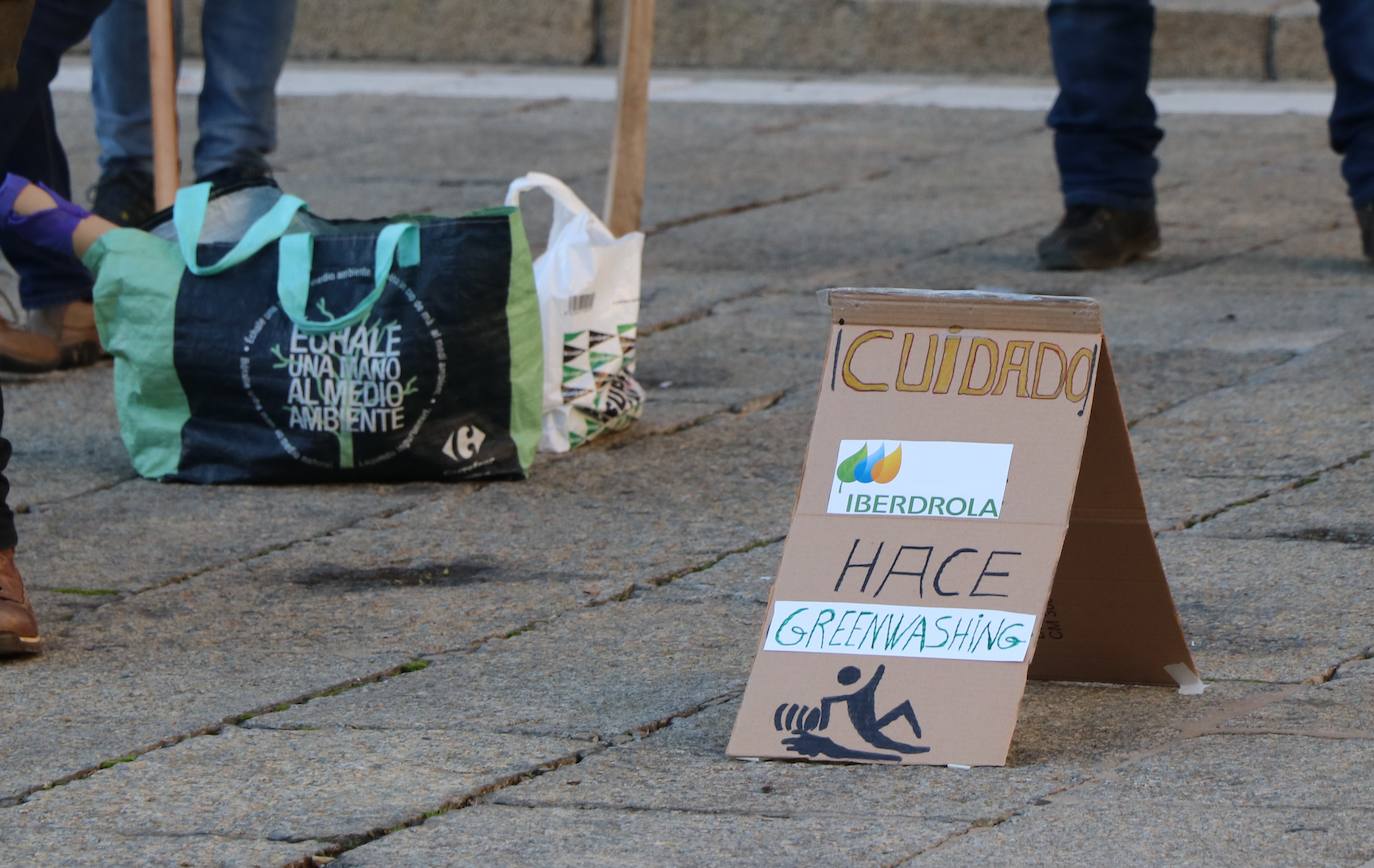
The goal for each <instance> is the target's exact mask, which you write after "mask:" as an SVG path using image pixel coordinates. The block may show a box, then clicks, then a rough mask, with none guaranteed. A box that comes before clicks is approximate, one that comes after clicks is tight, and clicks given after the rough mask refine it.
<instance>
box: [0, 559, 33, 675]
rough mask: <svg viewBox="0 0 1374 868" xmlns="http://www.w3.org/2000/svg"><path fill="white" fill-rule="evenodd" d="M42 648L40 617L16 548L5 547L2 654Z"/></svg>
mask: <svg viewBox="0 0 1374 868" xmlns="http://www.w3.org/2000/svg"><path fill="white" fill-rule="evenodd" d="M42 650H43V642H42V640H40V639H39V637H38V619H37V618H35V617H34V614H33V606H31V605H30V604H29V597H28V594H26V593H24V580H23V579H21V578H20V577H19V570H18V568H17V567H15V565H14V549H5V550H3V551H0V655H8V654H37V653H38V652H39V651H42Z"/></svg>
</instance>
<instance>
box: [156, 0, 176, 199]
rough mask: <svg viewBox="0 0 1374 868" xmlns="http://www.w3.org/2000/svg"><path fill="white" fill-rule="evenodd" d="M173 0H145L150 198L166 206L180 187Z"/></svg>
mask: <svg viewBox="0 0 1374 868" xmlns="http://www.w3.org/2000/svg"><path fill="white" fill-rule="evenodd" d="M173 27H174V24H173V20H172V0H148V85H149V89H148V92H149V97H150V98H151V100H152V108H153V201H154V203H156V205H157V207H158V208H159V209H161V208H168V207H170V206H171V204H172V202H173V200H174V199H175V198H176V193H177V188H178V187H180V186H181V152H180V148H179V146H178V144H177V73H176V54H175V50H174V48H173V33H172V28H173Z"/></svg>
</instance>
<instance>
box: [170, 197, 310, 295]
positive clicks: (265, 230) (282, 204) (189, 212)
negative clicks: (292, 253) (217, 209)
mask: <svg viewBox="0 0 1374 868" xmlns="http://www.w3.org/2000/svg"><path fill="white" fill-rule="evenodd" d="M209 204H210V182H209V181H206V182H204V183H200V184H195V185H193V186H190V187H183V188H182V189H180V190H178V191H177V198H176V202H175V203H174V204H173V206H172V223H173V224H174V225H175V226H176V228H177V241H178V243H179V244H180V245H181V258H182V260H183V261H184V262H185V263H186V268H187V270H188V271H190V272H191V273H192V274H194V275H196V276H198V277H205V276H207V275H212V274H219V273H220V272H221V271H224V270H225V269H227V268H233V267H234V266H235V265H238V264H239V263H241V262H243V261H244V260H246V259H248V258H249V257H250V256H252V255H253V254H255V253H257V252H258V251H259V250H261V249H263V248H264V247H266V246H267V245H269V244H271V243H272V242H273V241H276V240H277V239H278V238H280V237H281V236H282V233H284V232H285V231H286V230H287V228H288V227H289V226H290V225H291V220H292V218H294V217H295V216H296V212H297V211H299V210H301V209H302V208H304V207H305V202H304V201H303V200H302V199H299V198H297V197H295V196H285V195H284V196H282V197H281V198H280V199H278V200H277V201H276V203H275V204H274V205H273V206H272V209H271V210H270V211H268V212H267V213H266V214H264V215H262V216H261V217H259V218H258V219H257V221H256V222H255V223H254V224H253V225H252V226H249V227H248V231H247V232H245V233H243V237H242V238H240V239H239V240H238V243H237V244H235V245H234V246H233V247H232V248H231V249H230V250H229V252H228V253H226V254H224V256H223V257H222V258H221V259H220V260H219V261H218V262H214V263H211V264H209V265H201V264H200V262H199V261H198V260H197V258H196V245H197V244H199V243H200V231H201V229H202V228H203V227H204V226H205V209H206V208H207V207H208V206H209Z"/></svg>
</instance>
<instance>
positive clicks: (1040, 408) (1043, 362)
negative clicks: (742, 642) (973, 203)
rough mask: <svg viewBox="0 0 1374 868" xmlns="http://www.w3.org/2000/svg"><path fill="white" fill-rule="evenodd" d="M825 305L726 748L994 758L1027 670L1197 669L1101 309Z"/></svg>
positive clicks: (887, 298) (1039, 303)
mask: <svg viewBox="0 0 1374 868" xmlns="http://www.w3.org/2000/svg"><path fill="white" fill-rule="evenodd" d="M827 296H828V301H829V303H830V308H831V313H832V320H833V323H832V328H831V334H830V341H829V345H828V351H827V356H826V362H825V368H824V373H823V376H822V381H821V390H820V399H819V402H818V405H817V410H816V418H815V421H814V423H813V426H812V431H811V441H810V445H809V447H808V451H807V456H806V464H805V467H804V470H803V474H802V482H801V486H800V490H799V493H798V497H797V502H796V505H795V509H794V512H793V519H792V528H791V532H790V533H789V535H788V538H787V542H786V544H785V545H784V549H783V558H782V564H781V566H780V568H779V570H778V578H777V581H776V582H775V584H774V587H773V592H772V595H771V598H770V601H769V607H768V613H767V616H766V618H765V621H764V628H763V634H762V636H761V638H760V641H759V651H758V655H757V657H756V658H755V662H754V669H753V673H752V675H751V677H750V680H749V685H748V687H747V688H746V690H745V694H744V699H743V701H742V703H741V707H740V712H739V716H738V718H737V719H736V722H735V728H734V732H733V734H732V736H731V739H730V744H729V747H728V753H729V754H730V755H731V756H737V757H777V758H788V759H807V758H813V759H819V760H825V761H852V762H889V763H892V762H901V763H922V764H932V765H944V764H961V765H1003V764H1005V762H1006V757H1007V750H1008V748H1009V747H1010V744H1011V738H1012V734H1013V732H1014V730H1015V727H1016V717H1017V712H1018V708H1019V705H1020V699H1021V695H1022V692H1023V691H1024V688H1025V680H1026V678H1027V676H1028V674H1030V675H1034V676H1035V677H1041V678H1056V679H1073V680H1117V681H1131V682H1141V683H1160V684H1164V683H1173V679H1172V678H1171V677H1170V676H1169V674H1168V673H1167V672H1166V671H1165V669H1164V667H1165V666H1168V665H1171V664H1183V665H1184V666H1186V667H1187V669H1188V670H1193V663H1192V658H1191V655H1189V653H1188V648H1187V645H1186V642H1185V641H1184V639H1183V634H1182V630H1181V628H1180V626H1179V622H1178V615H1177V612H1176V610H1175V608H1174V605H1173V601H1172V598H1171V597H1170V595H1169V590H1168V585H1167V583H1166V581H1165V578H1164V573H1163V570H1162V568H1161V566H1160V563H1159V556H1158V553H1157V552H1156V550H1155V546H1154V538H1153V536H1152V535H1151V534H1150V529H1149V525H1148V523H1147V522H1146V520H1145V508H1144V503H1143V500H1142V498H1141V494H1140V486H1139V482H1138V481H1137V478H1136V471H1135V465H1134V461H1133V459H1132V456H1131V449H1130V440H1129V436H1128V435H1127V432H1126V426H1125V420H1124V417H1123V415H1122V412H1121V405H1120V400H1119V398H1118V396H1117V393H1116V383H1115V380H1114V379H1113V376H1112V370H1111V363H1110V360H1109V358H1108V356H1107V349H1106V344H1105V342H1104V340H1103V337H1102V326H1101V315H1100V312H1099V309H1098V306H1097V303H1096V302H1094V301H1092V300H1091V299H1084V298H1062V297H1036V296H1022V295H1010V294H998V293H945V292H930V291H922V290H832V291H830V292H829V293H828V294H827ZM1051 595H1053V599H1054V604H1053V607H1052V608H1050V609H1049V610H1048V611H1047V603H1048V601H1049V600H1050V598H1051ZM1032 661H1034V662H1032Z"/></svg>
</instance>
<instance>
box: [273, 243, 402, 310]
mask: <svg viewBox="0 0 1374 868" xmlns="http://www.w3.org/2000/svg"><path fill="white" fill-rule="evenodd" d="M314 246H315V243H314V239H313V238H312V237H311V236H309V235H307V234H306V233H304V232H294V233H292V234H290V235H287V236H284V237H283V238H282V240H281V242H280V243H279V244H278V250H279V253H280V255H279V261H278V265H277V300H278V301H279V302H281V309H282V311H283V312H284V313H285V314H286V315H287V317H288V318H290V320H291V321H292V322H293V323H295V324H296V327H297V328H299V329H300V330H301V331H303V332H305V333H306V334H308V335H318V334H324V333H326V332H333V331H338V330H339V329H341V328H347V327H348V326H351V325H353V324H354V323H356V322H358V321H359V320H362V319H366V318H367V315H368V314H370V313H371V312H372V306H373V305H375V304H376V303H377V299H379V298H381V297H382V290H384V289H385V288H386V281H387V277H389V276H390V275H391V266H392V264H393V263H395V264H398V265H400V266H401V267H402V268H407V267H409V266H412V265H419V264H420V226H419V224H417V223H391V224H389V225H388V226H386V228H384V229H382V231H381V232H380V233H379V234H378V235H377V249H376V256H375V259H374V261H373V266H372V277H373V288H372V291H371V292H370V293H368V294H367V296H366V297H364V298H363V300H362V301H360V302H358V304H357V305H356V306H354V308H353V309H352V310H350V311H349V312H348V313H346V314H343V315H342V316H336V317H334V318H333V319H327V320H314V319H309V318H307V316H306V312H305V303H306V299H307V298H308V296H309V294H310V265H311V260H312V259H313V258H314Z"/></svg>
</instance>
